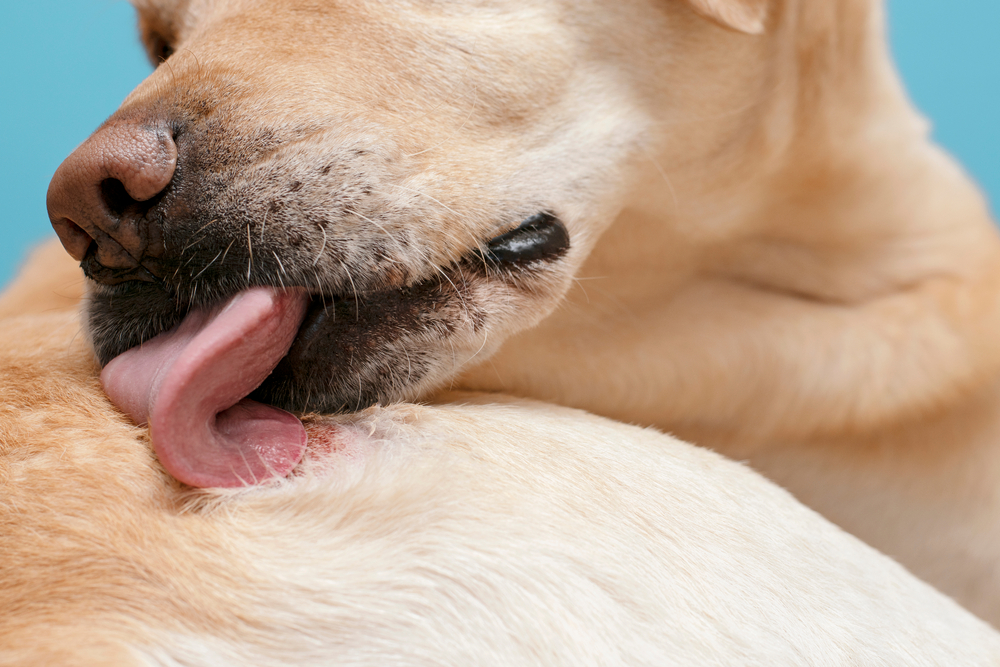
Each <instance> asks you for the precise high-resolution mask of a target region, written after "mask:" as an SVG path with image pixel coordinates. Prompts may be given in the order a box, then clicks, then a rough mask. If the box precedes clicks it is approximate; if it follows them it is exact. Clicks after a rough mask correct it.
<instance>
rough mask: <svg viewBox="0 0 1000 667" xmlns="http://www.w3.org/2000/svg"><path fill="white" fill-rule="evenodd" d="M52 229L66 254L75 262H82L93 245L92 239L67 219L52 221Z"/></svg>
mask: <svg viewBox="0 0 1000 667" xmlns="http://www.w3.org/2000/svg"><path fill="white" fill-rule="evenodd" d="M52 227H53V228H54V229H55V230H56V234H58V235H59V240H60V241H62V244H63V247H64V248H66V252H68V253H69V254H70V256H71V257H73V259H75V260H77V261H80V260H82V259H83V258H84V257H85V256H86V255H87V253H88V251H89V250H90V248H91V246H92V245H94V239H93V237H91V235H90V234H88V233H87V232H86V231H84V230H83V228H82V227H80V226H79V225H78V224H76V223H75V222H73V221H72V220H70V219H69V218H61V219H59V220H53V221H52Z"/></svg>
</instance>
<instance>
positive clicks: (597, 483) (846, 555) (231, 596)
mask: <svg viewBox="0 0 1000 667" xmlns="http://www.w3.org/2000/svg"><path fill="white" fill-rule="evenodd" d="M77 321H78V320H77V316H76V315H75V314H74V313H72V312H62V313H54V314H53V313H48V314H43V315H25V316H21V317H17V318H9V319H4V320H0V339H2V340H4V341H5V345H4V346H3V348H2V349H0V377H2V378H3V379H4V382H2V383H0V480H2V491H0V494H2V495H0V664H2V665H11V666H15V665H16V666H17V667H26V666H29V665H31V666H34V665H60V666H71V665H77V666H83V665H110V664H114V665H158V666H161V667H165V666H177V665H187V666H189V667H194V666H198V665H205V666H209V665H255V666H259V667H265V666H268V665H296V666H297V667H305V666H307V665H330V664H338V665H386V664H393V665H455V666H456V667H458V666H462V667H465V666H466V665H498V666H499V665H505V666H508V665H574V666H576V665H656V666H662V665H705V666H709V665H719V666H723V665H726V666H728V665H830V664H873V665H874V664H884V665H903V664H905V665H955V664H961V665H997V664H1000V657H998V656H1000V635H998V634H997V633H996V632H995V631H994V630H993V629H991V628H990V627H988V626H987V625H986V624H985V623H983V622H982V621H980V620H979V619H977V618H975V617H974V616H972V615H971V614H969V613H968V612H966V611H965V610H964V609H962V608H961V607H959V606H958V605H957V604H955V603H954V602H952V601H951V600H950V599H948V598H946V597H945V596H943V595H941V594H940V593H938V592H937V591H935V590H934V589H932V588H931V587H930V586H928V585H926V584H924V583H923V582H921V581H919V580H918V579H916V578H915V577H913V576H912V575H910V574H909V573H907V572H906V571H905V570H904V569H903V568H902V567H900V566H899V565H897V564H896V563H894V562H892V561H891V560H890V559H889V558H887V557H885V556H883V555H882V554H879V553H878V552H876V551H875V550H874V549H872V548H870V547H868V546H867V545H864V544H862V543H861V542H860V541H858V540H857V539H855V538H853V537H851V536H849V535H847V534H846V533H844V532H843V531H841V530H840V529H838V528H836V527H834V526H833V525H831V524H830V523H828V522H827V521H825V520H824V519H822V518H820V517H819V516H818V515H816V514H815V513H813V512H812V511H811V510H808V509H806V508H805V507H803V506H801V505H800V504H799V503H797V502H796V501H795V500H794V499H792V498H791V496H789V495H788V494H787V493H786V492H784V491H782V490H780V489H778V488H777V487H776V486H774V485H773V484H771V483H769V482H767V481H765V480H764V479H762V478H761V477H760V476H758V475H757V474H755V473H753V472H751V471H750V470H749V469H748V468H746V467H744V466H742V465H739V464H736V463H733V462H731V461H727V460H725V459H723V458H722V457H721V456H719V455H717V454H714V453H711V452H708V451H706V450H704V449H701V448H697V447H692V446H690V445H686V444H683V443H680V442H678V441H676V440H673V439H671V438H668V437H666V436H663V435H659V434H657V433H655V432H653V431H649V430H641V429H639V428H636V427H631V426H625V425H621V424H616V423H614V422H611V421H608V420H605V419H602V418H598V417H593V416H590V415H587V414H585V413H582V412H578V411H575V410H570V409H567V408H558V407H553V406H546V405H543V404H539V403H535V402H528V401H523V400H516V399H504V398H500V397H496V396H489V395H488V396H479V397H477V396H474V395H463V396H454V397H452V399H453V402H452V403H451V404H446V405H438V406H416V405H412V404H399V405H394V406H389V407H384V408H381V407H380V408H370V409H368V410H365V411H362V412H360V413H356V414H353V415H348V416H341V417H333V418H315V419H312V420H310V424H309V428H310V430H311V432H312V434H313V442H314V444H313V449H312V450H311V452H310V455H309V456H310V458H309V459H307V460H306V461H305V462H304V463H303V464H302V466H301V467H300V468H299V470H298V471H297V473H296V474H295V475H293V476H292V477H290V478H289V479H287V480H282V481H280V482H277V483H273V484H270V485H267V486H263V487H257V488H251V489H248V490H241V491H237V492H226V491H218V492H214V491H207V492H206V491H194V490H191V489H190V488H188V487H183V486H182V485H180V484H178V483H177V482H175V481H174V480H173V479H172V478H170V477H169V476H168V475H167V474H166V473H165V472H164V471H163V469H162V468H161V467H160V466H159V465H158V463H157V461H156V459H155V458H154V457H153V454H152V450H151V448H150V445H149V441H148V434H147V433H146V431H145V430H144V429H140V428H137V427H135V426H134V425H132V424H131V423H129V421H128V420H127V419H126V418H124V417H123V416H122V415H121V413H120V412H118V411H117V410H116V409H115V408H114V407H113V406H112V405H111V404H110V402H109V401H108V399H107V398H106V396H105V395H104V393H103V392H102V391H101V388H100V385H99V384H98V381H97V377H96V370H97V367H96V364H95V362H94V361H93V359H92V356H91V354H90V351H89V350H88V349H86V346H85V345H84V341H83V339H82V338H81V337H80V336H78V335H77V332H78V324H77Z"/></svg>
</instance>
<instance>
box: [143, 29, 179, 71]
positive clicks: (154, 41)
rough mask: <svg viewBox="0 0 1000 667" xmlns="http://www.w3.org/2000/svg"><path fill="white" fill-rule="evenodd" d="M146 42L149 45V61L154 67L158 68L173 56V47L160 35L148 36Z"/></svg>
mask: <svg viewBox="0 0 1000 667" xmlns="http://www.w3.org/2000/svg"><path fill="white" fill-rule="evenodd" d="M147 42H148V44H149V59H150V60H151V61H152V62H153V66H154V67H156V66H159V64H160V63H162V62H163V61H165V60H166V59H167V58H169V57H170V56H172V55H174V47H173V45H172V44H171V43H170V42H169V41H168V40H167V39H166V38H165V37H163V36H162V35H155V34H154V35H150V36H149V37H148V38H147Z"/></svg>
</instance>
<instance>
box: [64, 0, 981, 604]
mask: <svg viewBox="0 0 1000 667" xmlns="http://www.w3.org/2000/svg"><path fill="white" fill-rule="evenodd" d="M137 6H138V9H139V13H140V19H141V21H140V22H141V30H142V34H143V38H144V41H145V43H146V45H147V47H148V48H149V51H150V54H151V57H152V58H153V59H154V61H155V62H157V63H159V67H158V68H157V69H156V71H155V72H154V73H153V74H152V75H151V76H150V78H149V79H147V80H146V81H145V82H144V83H143V84H141V85H140V86H139V87H138V88H137V89H136V90H135V91H134V92H133V93H132V94H131V95H130V96H129V98H128V99H127V100H126V101H125V102H124V104H123V105H122V107H121V109H120V110H119V111H118V112H117V113H115V114H114V115H113V116H112V117H111V118H110V119H109V120H108V121H107V122H106V123H105V124H104V125H103V126H102V127H101V128H100V129H99V130H98V131H97V132H96V133H95V134H94V135H93V136H92V137H91V138H90V139H89V140H88V141H87V142H85V143H84V144H83V145H82V146H81V147H80V148H79V149H78V150H77V151H76V152H75V153H74V154H73V155H72V156H71V157H70V158H68V160H67V161H66V162H65V163H64V164H63V165H62V166H61V167H60V169H59V170H58V171H57V173H56V175H55V177H54V179H53V181H52V185H51V187H50V191H49V200H48V204H49V213H50V216H51V219H52V222H53V225H54V227H55V229H56V231H57V232H58V233H59V234H60V237H61V239H62V242H63V244H64V245H65V247H66V249H67V250H68V251H69V253H70V254H71V255H72V256H73V257H74V258H75V259H76V260H77V261H80V262H82V266H83V269H84V271H85V273H86V274H87V276H88V277H89V279H90V297H89V299H90V305H89V310H88V315H87V320H88V323H89V324H88V335H89V337H90V339H91V341H92V343H93V345H94V348H95V350H96V352H97V355H98V358H99V361H100V363H101V364H102V365H105V369H104V378H105V387H106V389H107V390H108V392H109V394H110V395H111V396H112V397H113V399H114V400H115V402H116V404H118V405H119V406H120V407H121V408H122V409H123V410H124V411H126V412H127V413H128V414H129V415H131V416H132V418H133V419H134V421H136V423H148V424H149V427H150V429H151V432H152V433H153V442H154V445H155V446H156V447H157V453H158V455H159V456H160V457H161V459H162V460H163V461H164V465H166V466H167V468H168V470H170V471H171V472H172V473H173V474H174V475H176V476H177V477H178V478H179V479H181V480H182V481H185V482H188V483H191V484H194V485H200V486H227V485H228V486H238V485H241V484H244V483H246V482H247V481H248V480H249V481H253V480H261V479H263V478H265V477H267V476H268V475H278V476H280V475H282V474H285V473H287V472H288V471H290V470H292V469H294V467H295V466H296V465H297V461H298V460H299V459H300V458H301V456H303V453H304V452H305V451H306V445H305V442H306V433H305V430H304V427H302V425H301V423H300V422H299V420H298V419H297V418H296V417H292V416H289V415H288V414H286V412H285V411H291V412H292V413H295V415H303V414H307V413H310V412H312V411H319V412H326V413H335V412H338V411H344V410H359V409H363V408H366V407H368V406H371V405H375V404H381V405H387V404H390V403H392V402H395V401H407V400H416V399H426V398H428V397H431V396H433V394H434V392H435V391H438V390H440V389H442V388H445V389H448V388H464V389H469V390H477V391H499V392H504V393H508V394H514V395H518V396H524V397H534V398H538V399H542V400H545V401H550V402H554V403H558V404H562V405H566V406H571V407H577V408H583V409H586V410H589V411H592V412H594V413H597V414H601V415H604V416H608V417H611V418H614V419H618V420H621V421H625V422H630V423H637V424H642V425H650V426H656V427H658V428H659V429H661V430H664V431H667V432H671V433H674V434H675V435H677V436H679V437H681V438H682V439H684V440H688V441H690V442H693V443H696V444H699V445H703V446H706V447H709V448H712V449H715V450H718V451H720V452H722V453H724V454H726V455H728V456H731V457H733V458H737V459H741V460H748V461H750V462H751V464H752V465H753V466H754V467H755V468H757V469H758V470H760V471H762V472H763V473H764V474H765V475H766V476H768V477H769V478H771V479H773V480H775V481H777V482H778V483H780V484H782V485H784V486H786V487H787V488H788V489H790V490H791V491H792V492H793V493H795V494H796V495H797V496H798V497H799V498H801V499H802V500H803V501H804V502H806V503H807V504H808V505H810V506H811V507H813V508H815V509H817V510H819V511H820V512H821V513H822V514H824V515H825V516H826V517H828V518H830V519H831V520H833V521H834V522H835V523H837V524H839V525H841V526H843V527H844V528H846V529H847V530H849V531H850V532H852V533H854V534H855V535H857V536H859V537H861V538H862V539H864V540H865V541H867V542H868V543H870V544H872V545H874V546H875V547H877V548H879V549H880V550H882V551H884V552H885V553H887V554H889V555H891V556H893V557H895V558H897V559H899V560H900V561H901V562H902V563H904V564H905V565H906V566H907V567H908V568H910V569H911V570H913V571H914V572H915V573H917V574H918V575H919V576H921V577H923V578H925V579H926V580H927V581H929V582H931V583H933V584H934V585H935V586H937V587H939V588H940V589H941V590H943V591H944V592H946V593H948V594H950V595H953V596H955V597H956V598H957V599H958V600H959V601H961V602H962V603H963V604H964V605H966V606H967V607H968V608H969V609H971V610H973V611H974V612H976V613H977V614H979V615H981V616H982V617H983V618H985V619H988V620H990V621H991V622H993V623H1000V578H998V577H1000V574H998V572H1000V570H998V568H997V563H998V562H1000V521H998V517H1000V495H998V494H1000V491H998V489H1000V484H998V483H997V482H998V481H1000V480H998V473H997V472H995V471H996V470H997V465H998V461H1000V458H998V454H997V451H998V450H997V440H998V438H997V433H998V429H1000V421H998V420H1000V416H998V415H1000V410H998V407H1000V393H998V392H1000V344H998V343H997V340H998V338H997V333H998V332H1000V242H998V241H1000V239H998V235H997V231H996V229H995V227H994V225H993V222H992V221H991V219H990V217H989V214H988V212H987V209H986V206H985V203H984V201H983V198H982V196H981V195H980V193H979V192H978V191H977V190H976V188H975V186H974V185H972V184H971V183H970V182H969V180H968V178H967V177H966V176H965V175H964V174H963V173H962V172H961V170H960V169H959V168H958V167H957V166H956V165H955V164H954V163H953V162H952V161H951V160H950V159H949V158H948V157H947V156H945V155H944V154H943V153H942V152H941V151H940V150H939V149H937V148H936V147H934V146H933V145H931V144H930V143H929V141H928V139H927V124H926V123H925V122H924V121H923V120H922V119H921V118H920V117H919V116H918V115H917V114H916V113H915V112H914V111H913V109H912V107H911V105H910V103H909V101H908V100H907V99H906V96H905V93H904V91H903V89H902V87H901V85H900V83H899V81H898V77H897V76H896V74H895V72H894V70H893V68H892V66H891V63H890V61H889V58H888V55H887V50H886V47H885V40H884V27H883V25H882V24H883V17H882V6H881V3H880V2H877V1H876V0H837V1H836V2H805V1H804V0H627V1H625V2H620V1H616V2H611V1H610V0H585V1H583V2H574V3H568V2H562V1H560V0H530V1H529V0H500V1H497V2H492V3H488V4H486V3H471V2H470V3H448V2H428V3H420V4H411V3H392V4H387V3H373V2H363V1H361V0H329V1H328V2H312V1H309V2H306V0H280V1H278V0H276V1H275V2H269V3H267V4H266V5H265V4H253V3H249V2H243V1H242V0H191V1H190V2H180V1H175V0H142V1H141V2H139V3H138V4H137ZM258 330H259V331H262V332H264V333H262V334H261V335H259V336H257V337H256V339H254V340H251V338H254V337H253V336H251V333H252V332H254V331H258ZM165 332H174V333H171V334H167V333H165ZM177 332H180V333H177ZM157 340H158V341H159V342H157V343H153V342H152V341H157ZM192 341H195V342H197V344H194V343H192ZM243 343H246V345H245V346H244V347H240V345H242V344H243ZM203 349H204V350H207V351H204V352H202V351H200V350H203ZM236 371H239V373H236ZM237 375H238V380H232V381H226V382H217V383H214V384H213V382H212V381H211V379H212V378H218V377H222V376H226V377H230V376H231V377H234V378H235V377H237ZM216 414H220V415H223V417H222V418H220V419H218V420H216V418H215V415H216ZM216 422H219V423H222V424H223V425H224V426H225V428H221V427H220V428H215V427H214V426H212V424H215V423H216ZM206 424H207V425H206ZM220 429H221V430H220ZM262 433H266V434H267V437H266V438H263V439H262V438H261V437H259V436H260V434H262ZM193 434H196V436H197V437H195V435H193ZM275 443H279V444H278V445H275Z"/></svg>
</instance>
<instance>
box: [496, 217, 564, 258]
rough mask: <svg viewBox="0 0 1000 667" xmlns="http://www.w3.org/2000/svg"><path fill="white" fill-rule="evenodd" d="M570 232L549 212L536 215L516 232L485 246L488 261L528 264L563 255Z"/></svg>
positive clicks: (518, 227)
mask: <svg viewBox="0 0 1000 667" xmlns="http://www.w3.org/2000/svg"><path fill="white" fill-rule="evenodd" d="M568 249H569V232H567V231H566V226H565V225H563V223H562V221H561V220H559V218H557V217H556V216H554V215H553V214H551V213H536V214H535V215H533V216H531V217H530V218H528V219H527V220H525V221H524V222H522V223H521V224H520V225H518V226H517V227H516V228H515V229H512V230H511V231H509V232H507V233H505V234H501V235H500V236H497V237H496V238H494V239H493V240H492V241H490V242H489V243H488V244H487V250H488V253H489V258H490V259H491V260H493V261H494V262H496V263H497V264H527V263H529V262H535V261H539V260H552V259H557V258H559V257H561V256H562V255H564V254H566V251H567V250H568Z"/></svg>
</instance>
